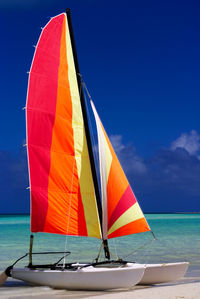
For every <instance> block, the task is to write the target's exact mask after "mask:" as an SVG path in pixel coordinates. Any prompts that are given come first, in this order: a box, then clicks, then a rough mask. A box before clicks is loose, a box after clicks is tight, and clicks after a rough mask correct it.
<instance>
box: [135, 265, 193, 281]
mask: <svg viewBox="0 0 200 299" xmlns="http://www.w3.org/2000/svg"><path fill="white" fill-rule="evenodd" d="M188 265H189V263H187V262H182V263H167V264H146V265H145V266H146V269H145V272H144V275H143V277H142V279H141V281H140V282H139V284H143V285H144V284H157V283H165V282H170V281H174V280H178V279H180V278H181V277H183V276H184V275H185V273H186V271H187V268H188Z"/></svg>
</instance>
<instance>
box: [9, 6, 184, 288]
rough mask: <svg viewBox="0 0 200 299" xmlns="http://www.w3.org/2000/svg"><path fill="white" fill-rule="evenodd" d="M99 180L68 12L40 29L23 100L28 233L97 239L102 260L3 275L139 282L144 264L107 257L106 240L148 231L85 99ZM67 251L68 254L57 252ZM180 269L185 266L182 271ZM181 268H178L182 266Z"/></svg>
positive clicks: (66, 283) (86, 283) (85, 282)
mask: <svg viewBox="0 0 200 299" xmlns="http://www.w3.org/2000/svg"><path fill="white" fill-rule="evenodd" d="M91 105H92V110H93V112H94V117H95V121H96V126H97V132H98V146H99V161H100V167H99V169H100V185H101V189H100V187H99V184H98V179H97V172H96V171H97V168H96V166H95V160H94V156H93V150H92V142H91V136H90V130H89V124H88V116H87V111H86V106H85V100H84V94H83V90H82V80H81V75H80V71H79V66H78V60H77V54H76V48H75V43H74V36H73V30H72V23H71V17H70V11H69V9H68V10H67V11H66V14H65V13H62V14H60V15H57V16H55V17H53V18H52V19H51V20H50V21H49V22H48V24H47V25H46V26H45V27H44V28H43V29H42V33H41V35H40V38H39V41H38V44H37V46H36V50H35V54H34V58H33V62H32V66H31V70H30V74H29V84H28V93H27V103H26V125H27V151H28V165H29V178H30V194H31V232H32V233H37V232H42V233H52V234H63V235H71V236H85V237H93V238H98V239H100V240H102V248H103V250H104V253H105V261H103V262H99V259H98V257H97V259H96V261H95V263H89V264H77V263H61V260H59V261H58V262H56V263H53V264H48V265H33V263H32V255H33V254H34V253H33V252H32V242H33V236H32V235H31V242H30V251H29V253H28V254H26V255H25V256H27V255H29V264H28V266H27V267H25V268H21V269H20V268H16V267H14V266H15V264H16V263H15V264H14V265H12V266H11V267H9V268H8V269H7V270H6V275H11V276H12V277H14V278H17V279H21V280H24V281H26V282H29V283H31V284H37V285H47V286H51V287H56V288H67V289H91V290H94V289H95V290H102V289H103V290H105V289H113V288H129V287H131V286H134V285H135V284H138V283H139V282H140V281H141V280H142V277H143V276H144V272H145V269H146V265H142V264H135V263H131V262H127V261H123V260H121V259H117V260H111V258H110V251H109V247H108V239H110V238H116V237H120V236H125V235H130V234H136V233H142V232H147V231H151V230H150V227H149V225H148V223H147V221H146V219H145V217H144V215H143V212H142V210H141V208H140V206H139V204H138V202H137V200H136V198H135V195H134V193H133V191H132V189H131V187H130V185H129V182H128V180H127V178H126V176H125V174H124V172H123V170H122V167H121V165H120V163H119V161H118V158H117V156H116V154H115V152H114V150H113V147H112V145H111V143H110V141H109V138H108V136H107V134H106V132H105V129H104V127H103V125H102V123H101V121H100V118H99V116H98V114H97V111H96V109H95V106H94V103H93V102H92V101H91ZM63 254H64V255H67V254H69V253H68V252H65V253H63ZM185 269H186V267H184V270H185ZM182 272H183V271H182Z"/></svg>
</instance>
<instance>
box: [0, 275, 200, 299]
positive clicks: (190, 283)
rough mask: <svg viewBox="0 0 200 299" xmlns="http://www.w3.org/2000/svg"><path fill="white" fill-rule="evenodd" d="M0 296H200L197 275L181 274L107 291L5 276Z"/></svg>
mask: <svg viewBox="0 0 200 299" xmlns="http://www.w3.org/2000/svg"><path fill="white" fill-rule="evenodd" d="M0 294H1V299H8V298H9V299H12V298H13V299H14V298H15V299H16V298H23V299H26V298H27V299H28V298H30V297H31V298H38V299H43V298H44V299H46V298H48V299H51V298H57V299H59V298H60V299H61V298H74V299H78V298H79V299H80V298H90V299H97V298H99V297H102V298H110V299H115V298H116V299H118V298H122V297H123V298H127V299H129V298H130V299H132V298H133V299H138V298H140V299H146V298H148V299H160V298H162V299H176V298H181V299H187V298H188V299H190V298H192V299H199V298H200V277H199V276H197V277H183V278H182V279H180V280H178V281H175V282H170V283H163V284H157V285H150V286H140V285H136V286H134V287H132V288H131V289H116V290H109V291H81V290H80V291H77V290H61V289H52V288H50V287H45V286H30V285H28V284H26V283H25V282H22V281H19V280H16V279H13V278H8V280H7V282H6V283H5V285H3V286H1V287H0Z"/></svg>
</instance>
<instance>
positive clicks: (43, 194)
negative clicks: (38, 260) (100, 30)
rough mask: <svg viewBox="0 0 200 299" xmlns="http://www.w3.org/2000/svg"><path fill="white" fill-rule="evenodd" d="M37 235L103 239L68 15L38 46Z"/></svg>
mask: <svg viewBox="0 0 200 299" xmlns="http://www.w3.org/2000/svg"><path fill="white" fill-rule="evenodd" d="M26 107H27V109H26V122H27V146H28V160H29V176H30V187H31V231H32V232H48V233H57V234H67V235H77V236H90V237H96V238H101V229H100V223H99V216H98V211H97V205H96V197H95V190H94V184H93V178H92V173H91V166H90V160H89V154H88V146H87V141H86V135H85V126H84V121H83V114H82V108H81V103H80V94H79V89H78V83H77V75H76V70H75V64H74V57H73V51H72V45H71V39H70V32H69V26H68V20H67V16H66V14H64V13H63V14H60V15H58V16H56V17H54V18H52V19H51V20H50V21H49V23H48V24H47V25H46V26H45V27H44V29H43V30H42V33H41V36H40V38H39V41H38V44H37V46H36V50H35V54H34V58H33V62H32V66H31V71H30V75H29V85H28V93H27V105H26Z"/></svg>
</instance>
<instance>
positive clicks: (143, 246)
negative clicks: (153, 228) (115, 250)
mask: <svg viewBox="0 0 200 299" xmlns="http://www.w3.org/2000/svg"><path fill="white" fill-rule="evenodd" d="M155 240H156V239H155V238H154V239H153V240H151V241H148V242H146V243H144V244H143V245H142V246H140V247H138V248H137V249H135V250H133V251H131V252H130V253H129V254H127V255H125V258H126V257H128V256H130V255H132V254H134V253H135V252H137V251H139V250H141V249H143V248H145V247H146V246H147V245H149V244H150V245H152V244H153V242H154V241H155Z"/></svg>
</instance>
